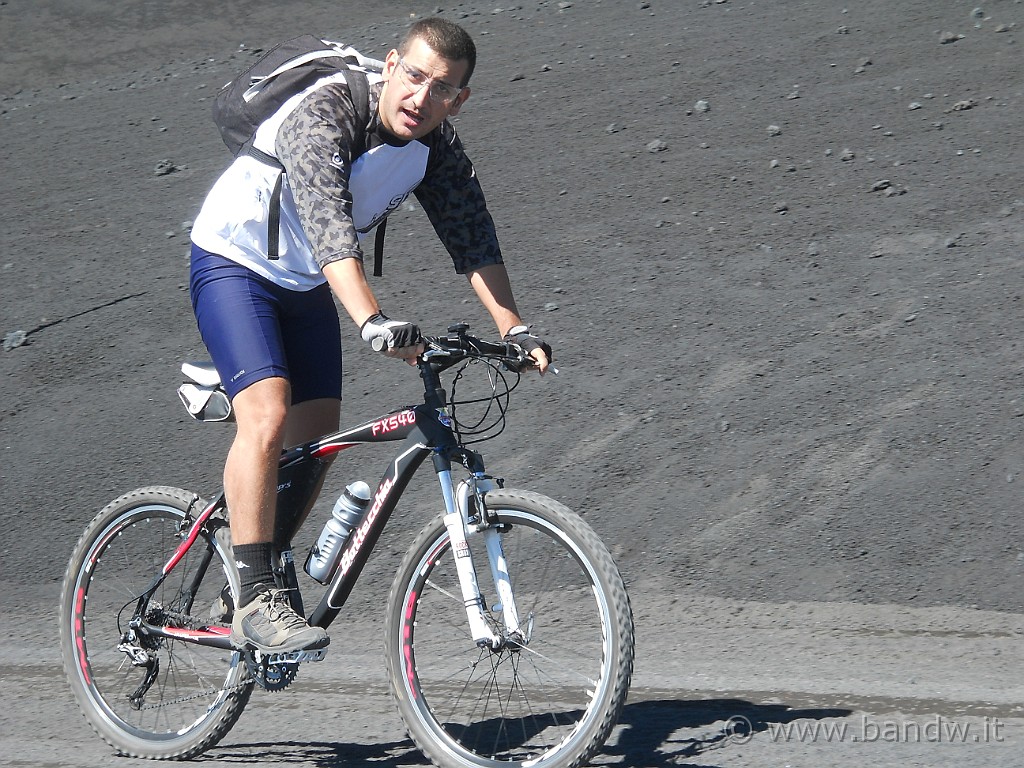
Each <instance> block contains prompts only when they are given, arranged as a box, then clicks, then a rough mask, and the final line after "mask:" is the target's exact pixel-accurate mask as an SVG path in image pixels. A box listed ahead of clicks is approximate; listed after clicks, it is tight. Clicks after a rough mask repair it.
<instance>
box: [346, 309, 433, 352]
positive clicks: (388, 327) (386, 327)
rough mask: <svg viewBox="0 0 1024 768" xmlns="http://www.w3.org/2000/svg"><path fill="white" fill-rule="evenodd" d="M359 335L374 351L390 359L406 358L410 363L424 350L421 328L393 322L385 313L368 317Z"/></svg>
mask: <svg viewBox="0 0 1024 768" xmlns="http://www.w3.org/2000/svg"><path fill="white" fill-rule="evenodd" d="M359 335H360V336H362V337H363V341H365V342H367V343H369V345H370V346H371V347H372V348H373V350H374V351H376V352H383V353H384V354H385V355H387V356H388V357H404V358H406V359H407V360H408V361H409V362H410V363H413V362H414V361H415V358H416V356H417V355H419V354H420V353H421V352H423V348H424V346H423V336H422V335H421V334H420V329H419V326H417V325H416V324H414V323H409V322H405V321H402V320H392V319H390V318H389V317H388V316H387V315H385V314H384V313H383V312H378V313H377V314H375V315H371V316H370V317H368V318H367V319H366V321H365V322H364V323H363V325H362V326H361V327H360V329H359Z"/></svg>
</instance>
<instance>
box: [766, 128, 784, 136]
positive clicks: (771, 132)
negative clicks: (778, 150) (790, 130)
mask: <svg viewBox="0 0 1024 768" xmlns="http://www.w3.org/2000/svg"><path fill="white" fill-rule="evenodd" d="M766 130H767V131H768V135H769V136H779V135H780V134H781V133H782V129H781V128H780V127H779V126H777V125H769V126H768V128H767V129H766Z"/></svg>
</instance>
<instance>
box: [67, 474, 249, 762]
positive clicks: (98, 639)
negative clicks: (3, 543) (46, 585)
mask: <svg viewBox="0 0 1024 768" xmlns="http://www.w3.org/2000/svg"><path fill="white" fill-rule="evenodd" d="M191 500H192V496H191V494H187V493H186V492H184V491H178V490H177V489H161V488H152V489H140V490H139V491H135V492H133V493H130V494H127V495H126V496H124V497H121V498H120V499H118V500H116V501H114V502H112V503H111V504H110V505H108V507H107V508H106V509H105V510H104V512H101V513H100V515H99V516H98V517H97V519H96V520H95V521H94V522H93V524H92V525H91V526H90V529H88V530H87V531H86V534H85V535H83V537H82V540H81V541H80V542H79V545H78V547H77V548H76V552H75V555H74V557H73V558H72V562H71V564H70V565H69V567H68V574H67V576H66V578H65V586H64V593H63V596H62V598H63V599H62V608H61V630H62V637H63V639H64V643H63V652H64V660H65V668H66V670H67V673H68V679H69V681H70V682H71V685H72V688H73V689H74V691H75V694H76V696H77V697H78V700H79V703H80V705H81V707H82V710H83V712H84V713H85V715H86V717H87V719H88V720H89V721H90V723H91V724H92V726H93V727H94V729H95V730H96V731H97V732H98V733H99V734H100V735H101V736H102V737H103V738H104V739H105V740H106V741H107V742H108V743H110V744H111V745H112V746H114V747H115V748H116V749H117V750H118V751H120V752H122V753H123V754H127V755H131V756H134V757H149V758H186V757H192V756H195V755H196V754H199V753H200V752H202V751H204V750H205V749H208V748H209V747H210V746H212V745H213V744H215V743H216V742H217V741H218V740H219V739H220V738H221V737H222V736H223V735H224V733H226V732H227V731H228V730H229V729H230V727H231V726H232V725H233V724H234V722H235V721H236V720H237V719H238V716H239V715H240V714H241V710H242V708H243V707H244V706H245V703H246V702H247V701H248V698H249V694H250V693H251V682H248V681H247V672H246V669H245V665H244V664H243V663H242V662H241V657H240V655H239V654H238V653H236V652H232V651H228V650H222V649H217V648H211V647H205V646H200V645H197V644H195V643H188V642H184V641H180V640H172V639H168V638H159V637H146V636H142V637H131V638H129V637H126V632H127V630H128V623H129V620H130V619H131V618H132V615H133V613H134V612H135V609H136V605H137V602H138V598H139V596H140V595H141V594H142V593H143V592H144V591H145V589H146V588H147V587H148V586H149V585H150V584H151V583H152V581H153V579H154V577H155V576H156V575H157V574H159V573H160V571H161V568H162V566H163V565H164V563H165V562H166V560H167V558H168V557H169V556H170V554H171V553H172V552H173V551H174V549H175V547H176V546H177V545H178V544H179V543H180V541H181V539H180V538H179V537H178V535H177V533H178V528H179V524H180V522H181V520H182V519H183V518H184V515H185V511H184V510H186V509H187V508H188V505H189V503H191ZM211 552H212V559H211V558H210V557H209V554H210V553H211ZM204 556H206V557H205V558H204ZM204 559H205V560H206V561H207V562H206V563H205V564H204V563H203V561H204ZM197 574H205V575H204V576H203V577H202V579H201V581H199V582H198V584H196V582H195V579H196V577H197ZM225 583H231V584H232V586H233V587H234V588H235V589H236V590H237V586H238V584H237V575H235V572H234V568H233V566H232V564H231V562H230V553H229V552H228V551H227V550H226V548H225V547H223V546H221V545H218V544H217V543H215V541H214V538H213V537H211V536H208V535H207V534H205V533H204V534H203V535H202V537H201V538H200V539H199V540H197V541H196V543H195V544H194V545H193V546H192V547H191V548H190V549H189V550H188V551H187V552H186V553H184V555H183V556H182V558H181V560H180V561H179V562H178V563H177V565H176V566H175V567H174V568H173V569H172V570H171V572H170V573H169V574H168V575H167V577H166V579H165V580H164V581H163V583H162V584H161V585H160V586H159V587H158V588H157V591H156V592H155V593H154V595H153V597H152V599H151V600H150V602H149V605H148V607H147V611H146V620H147V621H149V622H150V623H153V624H163V625H167V626H179V627H186V628H189V627H192V628H194V627H197V626H199V625H202V624H207V623H209V618H208V614H209V610H210V607H211V605H213V603H214V601H215V600H216V599H217V597H218V595H219V594H220V591H221V589H222V588H223V587H224V584H225ZM192 586H195V592H194V594H190V592H189V588H190V587H192ZM236 593H237V592H236ZM193 616H194V618H193ZM126 642H127V645H128V646H134V648H136V649H141V651H143V652H144V654H145V655H148V657H149V658H150V659H152V660H153V663H151V664H150V665H149V666H144V665H143V666H140V665H137V664H133V663H132V660H131V658H130V655H129V653H126V650H125V648H124V645H123V644H125V643H126ZM119 645H122V648H121V649H119V648H118V646H119ZM147 677H151V678H152V680H151V681H148V682H149V684H148V687H147V686H146V683H145V682H144V681H147ZM133 697H134V700H133Z"/></svg>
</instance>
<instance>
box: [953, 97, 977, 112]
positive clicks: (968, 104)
mask: <svg viewBox="0 0 1024 768" xmlns="http://www.w3.org/2000/svg"><path fill="white" fill-rule="evenodd" d="M976 106H978V102H976V101H975V100H974V99H962V100H961V101H958V102H957V103H956V104H954V105H953V106H952V107H950V108H949V109H947V110H946V111H947V112H964V111H965V110H968V109H974V108H975V107H976Z"/></svg>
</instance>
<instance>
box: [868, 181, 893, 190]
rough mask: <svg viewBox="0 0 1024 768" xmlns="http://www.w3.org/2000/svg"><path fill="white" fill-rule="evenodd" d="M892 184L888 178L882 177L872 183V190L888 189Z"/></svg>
mask: <svg viewBox="0 0 1024 768" xmlns="http://www.w3.org/2000/svg"><path fill="white" fill-rule="evenodd" d="M891 186H892V182H891V181H889V180H888V179H882V180H881V181H876V182H875V183H874V184H872V185H871V191H872V192H881V191H882V190H883V189H888V188H889V187H891Z"/></svg>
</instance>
